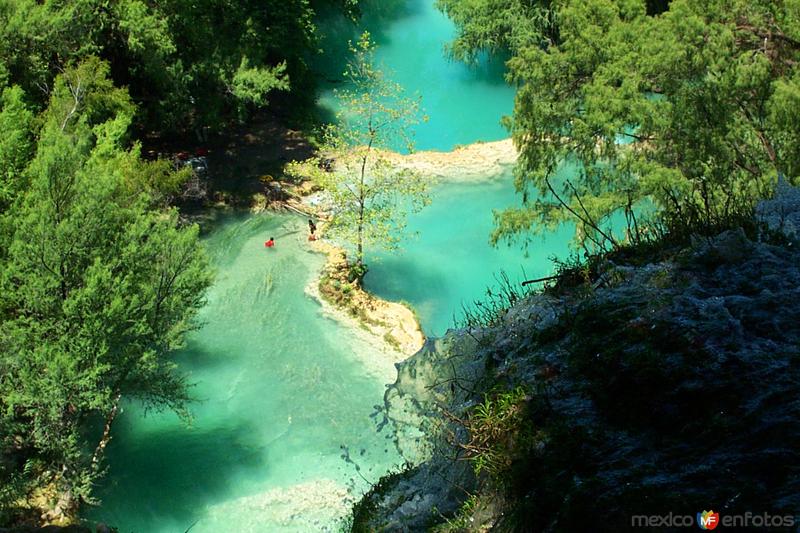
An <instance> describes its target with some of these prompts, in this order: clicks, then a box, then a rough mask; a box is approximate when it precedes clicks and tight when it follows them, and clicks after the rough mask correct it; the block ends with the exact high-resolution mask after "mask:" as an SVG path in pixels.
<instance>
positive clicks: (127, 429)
mask: <svg viewBox="0 0 800 533" xmlns="http://www.w3.org/2000/svg"><path fill="white" fill-rule="evenodd" d="M131 410H132V411H138V409H131ZM131 414H132V416H133V417H141V416H142V415H141V412H134V413H131ZM153 416H155V417H167V416H168V415H166V414H156V415H153ZM127 418H128V419H127V420H125V419H121V420H119V425H118V426H117V428H116V431H117V433H116V435H115V438H114V440H112V441H111V443H110V444H109V447H108V456H109V460H110V464H112V465H122V464H124V465H125V468H124V469H120V468H116V469H114V471H113V472H112V474H113V475H112V476H110V477H109V480H108V481H107V483H106V484H105V486H104V487H103V490H102V491H100V492H99V493H98V497H99V499H100V500H101V501H102V500H103V499H104V495H105V494H106V493H108V494H116V495H119V494H126V497H125V498H122V499H121V498H119V497H118V496H115V497H113V498H111V499H110V500H111V501H110V502H108V503H104V505H103V507H102V509H93V510H92V511H91V513H90V514H91V515H92V518H94V519H97V520H103V521H105V522H106V523H110V524H114V523H117V524H119V523H126V524H127V527H126V528H125V530H124V531H123V533H129V532H135V533H147V532H150V531H159V530H163V526H164V523H165V520H166V521H170V522H173V523H175V524H176V526H179V527H182V528H183V529H181V531H183V530H185V529H186V528H188V527H189V526H191V525H192V523H193V522H195V521H196V520H197V519H198V518H200V516H201V514H202V510H203V509H204V507H205V505H206V504H211V503H214V502H217V501H219V500H220V499H223V498H224V497H225V496H226V495H227V494H229V493H230V492H231V491H232V489H234V488H235V479H236V478H237V474H239V473H245V472H248V471H250V472H252V471H254V470H256V469H260V470H264V472H265V475H266V472H267V470H268V465H266V464H265V463H264V460H263V453H262V449H261V448H260V447H258V446H256V445H255V444H252V443H251V442H250V440H249V439H248V436H249V435H252V434H253V433H254V429H255V428H253V427H250V425H249V424H245V423H238V424H237V425H235V426H232V427H214V428H208V429H200V428H186V429H185V430H183V431H176V430H175V427H176V426H178V425H180V424H181V422H178V421H168V420H166V419H165V422H170V423H166V424H165V425H164V426H162V427H161V428H159V429H158V430H153V428H150V429H149V430H148V431H147V432H146V433H143V432H142V431H141V430H140V429H138V428H137V427H136V425H135V424H132V423H131V422H132V420H131V417H127ZM120 517H125V518H126V520H121V519H120ZM131 517H136V518H135V521H134V523H131V521H130V518H131Z"/></svg>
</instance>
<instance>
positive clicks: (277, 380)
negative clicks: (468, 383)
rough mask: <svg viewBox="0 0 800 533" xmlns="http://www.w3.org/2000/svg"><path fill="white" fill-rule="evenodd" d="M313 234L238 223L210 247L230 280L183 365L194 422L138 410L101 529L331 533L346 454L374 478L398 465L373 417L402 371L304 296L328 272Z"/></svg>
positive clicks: (262, 218)
mask: <svg viewBox="0 0 800 533" xmlns="http://www.w3.org/2000/svg"><path fill="white" fill-rule="evenodd" d="M304 223H305V221H304V220H297V219H295V218H290V217H287V216H285V215H282V216H278V215H259V216H254V215H234V216H228V217H225V218H224V219H223V220H222V221H221V222H220V223H219V224H218V226H217V228H216V229H215V230H214V231H213V232H212V233H211V234H210V235H209V236H208V237H207V239H206V244H207V246H208V249H209V250H210V251H211V253H212V254H213V257H214V262H215V264H216V266H217V268H218V271H219V273H218V278H217V280H216V283H215V284H214V286H213V287H212V288H211V290H210V292H209V294H208V305H207V306H206V307H205V309H204V310H203V312H202V315H201V319H203V320H204V321H205V325H204V326H203V328H202V329H200V330H199V331H197V332H195V333H194V334H192V335H191V337H190V341H189V343H188V346H187V347H186V349H185V350H183V351H182V352H181V353H180V356H179V361H180V365H181V370H182V371H184V372H187V373H188V375H189V379H190V380H191V381H193V382H196V383H197V386H196V387H195V388H194V390H193V394H194V395H195V397H197V398H198V399H200V400H201V401H200V402H199V403H197V404H196V405H195V406H194V407H193V413H194V421H193V423H192V425H191V427H189V428H187V427H186V425H185V424H184V423H183V422H181V421H179V420H178V419H177V417H176V416H175V415H173V414H155V415H154V414H150V415H148V416H147V417H143V416H142V413H141V410H140V409H139V408H137V407H136V406H132V405H128V406H126V408H125V410H124V412H123V414H122V415H121V416H120V417H119V419H118V421H117V423H116V425H115V427H114V439H113V440H112V442H111V444H110V445H109V448H108V459H109V463H110V468H111V470H110V472H109V476H108V478H107V480H106V482H105V484H104V486H103V487H102V488H101V490H99V491H98V494H97V495H98V496H99V497H100V498H101V499H102V500H103V506H102V507H101V508H100V509H96V510H93V511H91V512H90V516H91V518H93V519H97V520H103V521H105V522H107V523H110V524H114V525H116V526H118V527H119V528H120V531H121V532H123V533H128V532H131V531H136V532H139V533H161V532H163V533H167V532H169V533H174V532H183V531H185V530H186V529H187V528H188V527H189V526H191V525H192V524H193V523H195V522H196V521H197V522H196V525H195V526H194V527H193V528H192V532H193V533H202V532H222V531H225V532H227V531H231V532H232V531H236V532H271V531H318V530H320V528H321V525H320V524H322V523H325V522H326V521H327V522H328V523H330V521H331V519H332V517H334V516H335V515H336V513H337V512H339V511H341V510H342V509H343V507H342V502H341V499H342V498H341V497H337V494H336V492H337V491H339V490H345V488H346V486H347V484H348V482H349V480H351V478H353V477H355V476H356V473H355V470H354V468H353V466H352V465H349V464H347V463H346V462H345V461H344V460H343V459H342V458H341V454H342V450H341V449H340V446H341V445H343V444H345V445H347V446H349V447H350V451H351V454H352V455H353V457H354V459H355V460H356V462H358V463H359V464H360V466H361V467H362V473H364V474H365V476H366V477H368V478H369V479H371V480H373V481H374V480H377V478H378V477H379V476H380V475H381V474H383V473H384V472H385V471H386V470H387V469H388V468H389V467H390V466H391V465H392V464H394V463H395V462H397V458H396V456H395V455H394V448H393V446H392V445H391V442H390V441H389V440H387V437H388V435H385V434H379V433H377V432H376V427H375V424H374V422H373V420H372V419H371V418H370V414H371V413H372V412H373V411H374V407H373V406H374V405H375V404H377V403H380V402H381V398H382V394H383V390H384V383H386V382H387V378H386V376H387V375H391V374H390V372H391V370H392V366H391V364H390V363H388V362H387V363H383V364H380V361H381V358H380V355H379V354H376V353H375V350H374V349H373V348H372V347H371V346H369V345H368V344H367V343H366V342H364V341H362V340H359V339H358V338H357V337H356V335H354V334H353V332H352V331H349V330H347V329H345V328H344V327H342V326H341V325H339V324H338V323H337V322H334V321H332V320H329V319H326V318H325V317H324V316H323V315H322V314H321V312H320V306H319V305H318V304H317V303H316V302H315V301H313V300H312V299H310V298H309V297H307V296H306V295H305V294H304V287H305V286H306V285H307V283H308V282H309V280H310V279H311V278H312V276H314V275H315V274H316V273H317V272H318V271H319V268H320V267H321V265H322V262H323V257H322V256H321V255H318V254H311V253H310V252H309V251H308V243H307V241H306V234H305V231H304ZM291 232H296V233H291ZM287 233H290V234H289V235H286V234H287ZM269 236H274V237H276V242H277V246H276V248H275V249H273V250H267V249H265V248H264V246H263V241H264V240H266V239H267V238H268V237H269ZM364 485H365V483H357V488H359V489H363V488H364ZM315 521H317V522H318V523H316V524H315Z"/></svg>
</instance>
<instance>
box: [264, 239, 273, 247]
mask: <svg viewBox="0 0 800 533" xmlns="http://www.w3.org/2000/svg"><path fill="white" fill-rule="evenodd" d="M264 246H266V247H267V248H273V247H274V246H275V239H273V238H272V237H270V238H269V240H268V241H267V242H265V243H264Z"/></svg>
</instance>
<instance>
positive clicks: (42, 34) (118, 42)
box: [0, 0, 356, 130]
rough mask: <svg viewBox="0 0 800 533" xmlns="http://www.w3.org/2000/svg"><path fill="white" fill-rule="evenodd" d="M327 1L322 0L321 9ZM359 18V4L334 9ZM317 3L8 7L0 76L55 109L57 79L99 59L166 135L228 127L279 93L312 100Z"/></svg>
mask: <svg viewBox="0 0 800 533" xmlns="http://www.w3.org/2000/svg"><path fill="white" fill-rule="evenodd" d="M321 2H322V0H321V1H320V3H321ZM326 3H328V4H330V3H334V4H337V5H338V6H340V7H341V9H344V10H347V11H352V10H353V9H354V8H355V5H356V2H355V1H353V0H341V1H339V0H337V1H333V0H331V1H328V2H326ZM314 4H315V2H313V1H311V0H269V1H262V2H256V1H252V0H249V1H238V2H226V1H220V0H200V1H191V2H190V1H186V0H167V1H162V2H154V1H151V0H122V1H116V2H106V1H100V0H79V1H72V2H65V1H61V0H47V1H45V2H39V1H35V0H3V1H2V2H0V71H3V70H7V72H8V73H9V74H10V77H11V81H12V82H13V83H15V84H18V85H20V86H21V87H22V88H23V89H24V90H25V92H26V93H27V94H28V96H29V98H31V99H32V100H34V101H36V102H40V103H41V102H45V101H46V100H47V98H48V97H49V93H50V90H51V87H52V85H53V80H54V78H55V76H56V75H57V74H58V73H59V72H61V71H63V70H64V69H66V68H68V67H69V66H71V65H74V64H76V63H77V62H79V61H81V60H84V59H86V58H87V57H89V56H91V55H95V56H98V57H100V58H102V59H104V60H106V61H108V62H109V63H110V65H111V77H112V79H113V80H114V82H115V84H116V85H118V86H127V87H128V88H129V91H130V93H131V96H132V98H133V99H134V101H136V102H137V103H139V104H140V107H141V108H142V111H143V113H142V115H141V116H140V117H139V119H140V120H141V121H142V122H143V123H144V125H146V126H148V127H156V128H158V129H160V130H164V129H165V128H166V129H175V130H183V129H189V128H191V127H194V128H203V127H212V128H214V127H218V126H219V125H220V120H221V119H223V118H225V117H227V116H230V115H231V114H238V115H241V114H242V113H244V112H245V111H246V110H247V109H249V108H252V107H255V106H263V105H264V104H265V103H266V98H267V96H268V94H270V93H271V92H272V91H276V90H288V89H289V88H290V87H293V88H295V89H298V93H303V92H304V91H305V92H308V89H309V84H310V83H311V76H310V74H309V71H308V59H309V57H310V54H312V53H313V52H315V51H316V44H315V43H316V34H315V27H314V14H315V6H314Z"/></svg>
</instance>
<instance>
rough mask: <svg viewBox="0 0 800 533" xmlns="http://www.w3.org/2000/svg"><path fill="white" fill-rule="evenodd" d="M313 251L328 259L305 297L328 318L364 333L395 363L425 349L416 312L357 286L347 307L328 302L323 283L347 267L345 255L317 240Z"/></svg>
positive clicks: (328, 243)
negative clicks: (320, 308) (321, 309)
mask: <svg viewBox="0 0 800 533" xmlns="http://www.w3.org/2000/svg"><path fill="white" fill-rule="evenodd" d="M312 248H313V249H314V251H316V252H319V253H324V254H325V255H326V256H327V258H328V260H327V262H326V264H325V266H324V267H323V271H322V272H320V275H319V276H317V277H315V278H314V279H313V280H312V281H311V282H310V283H309V285H308V286H307V287H306V294H308V295H309V296H311V297H313V298H315V299H316V300H318V301H319V302H320V304H321V305H322V307H323V310H324V311H325V312H326V313H327V314H328V315H329V316H332V317H333V318H335V319H337V320H340V321H342V322H344V323H346V324H348V325H349V326H351V327H360V328H362V329H363V330H365V331H366V332H367V333H369V334H370V336H371V337H373V338H374V339H375V340H376V341H377V345H378V346H380V347H381V349H382V351H383V352H384V353H385V354H386V356H387V357H388V358H389V359H391V360H392V362H393V363H396V362H399V361H402V360H404V359H407V358H408V357H410V356H412V355H414V354H415V353H417V352H418V351H419V350H420V348H422V345H423V344H424V343H425V335H424V334H423V333H422V330H421V329H420V325H419V323H418V322H417V318H416V316H415V315H414V312H413V311H411V309H409V308H408V307H406V306H405V305H403V304H401V303H397V302H389V301H386V300H382V299H380V298H378V297H376V296H374V295H372V294H370V293H368V292H367V291H365V290H363V289H362V288H360V287H355V288H354V289H353V290H352V292H351V293H350V304H349V306H348V308H343V307H339V306H336V305H334V304H332V303H331V302H329V301H328V299H326V298H325V297H324V296H323V294H322V292H321V291H320V281H321V279H322V276H324V275H325V274H329V273H332V272H336V271H339V270H340V269H341V268H342V267H343V266H344V264H345V262H346V260H345V252H344V250H343V249H341V248H339V247H338V246H335V245H334V244H332V243H330V242H328V241H325V240H317V241H314V243H313V246H312ZM349 309H358V310H359V312H360V314H359V315H358V316H353V315H352V314H351V313H350V312H349Z"/></svg>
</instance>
